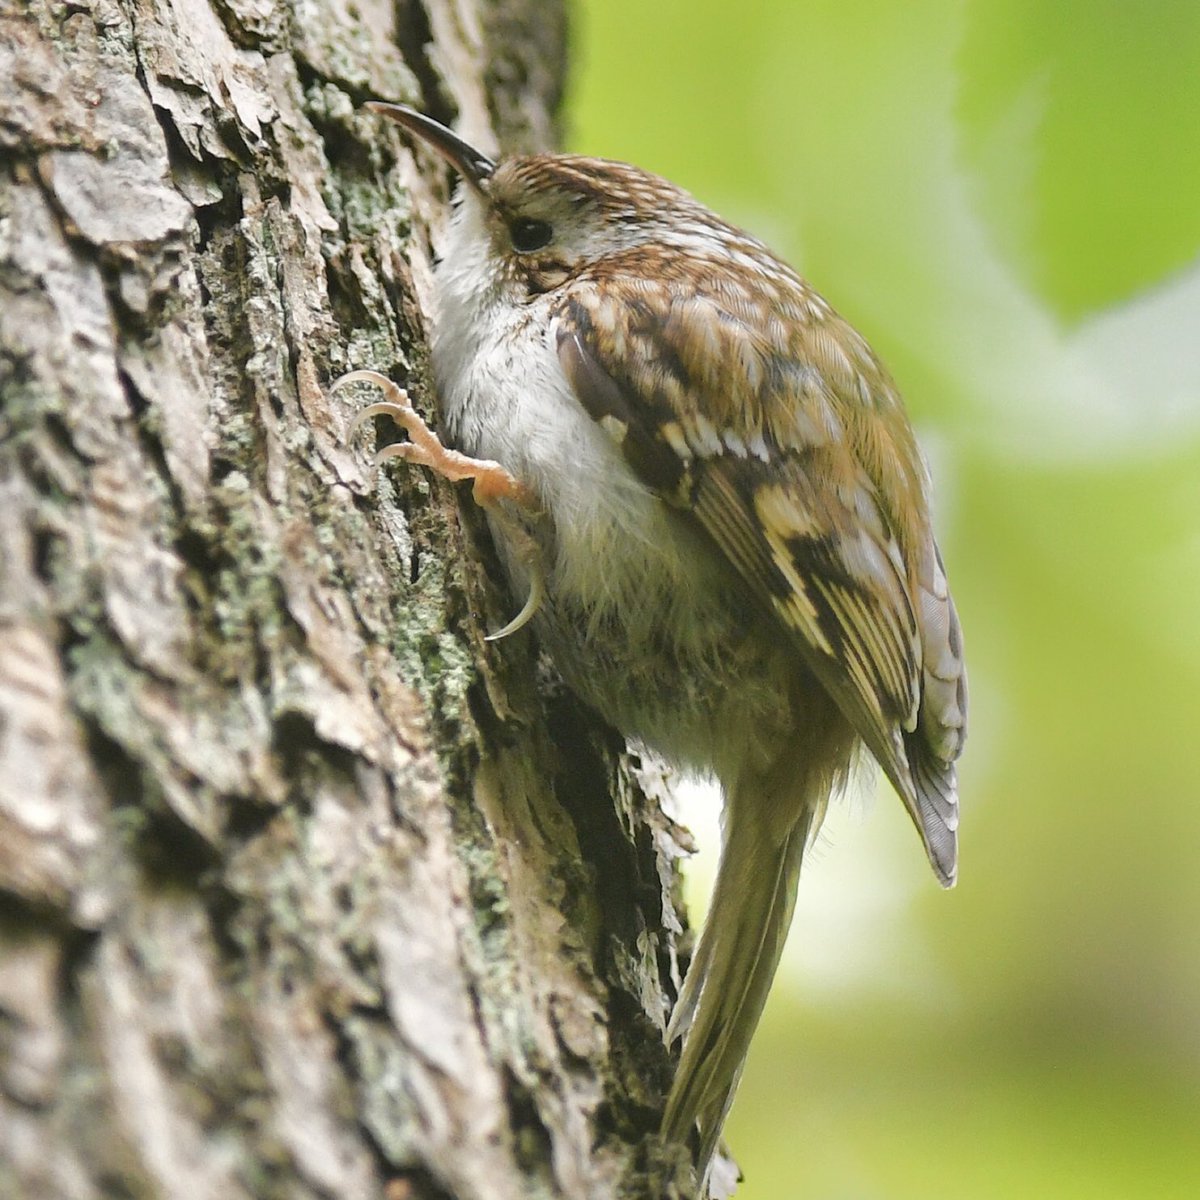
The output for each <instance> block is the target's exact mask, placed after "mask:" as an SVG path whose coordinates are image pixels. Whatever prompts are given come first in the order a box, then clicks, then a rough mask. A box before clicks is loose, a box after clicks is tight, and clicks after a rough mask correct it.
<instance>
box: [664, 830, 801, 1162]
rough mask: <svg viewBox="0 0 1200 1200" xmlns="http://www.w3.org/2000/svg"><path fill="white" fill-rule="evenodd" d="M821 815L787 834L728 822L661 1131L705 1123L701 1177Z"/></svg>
mask: <svg viewBox="0 0 1200 1200" xmlns="http://www.w3.org/2000/svg"><path fill="white" fill-rule="evenodd" d="M815 816H816V814H814V812H813V810H812V809H806V810H804V811H803V812H802V813H801V814H800V815H799V819H798V820H797V821H796V822H795V823H794V824H793V825H792V828H791V829H790V831H788V832H787V833H785V834H784V835H783V837H782V840H780V837H779V836H778V835H777V834H776V833H774V832H773V831H772V830H771V828H770V823H769V822H764V821H759V820H755V819H754V814H752V813H741V814H739V819H738V820H730V821H728V823H727V840H726V843H725V846H724V848H723V850H722V853H721V866H720V869H719V871H718V874H717V883H716V888H715V889H714V892H713V898H712V903H711V905H710V907H709V914H710V915H709V919H708V921H707V922H706V923H705V926H704V932H703V933H702V934H701V937H700V944H699V946H698V947H697V949H696V954H695V956H694V958H693V960H692V964H691V967H690V969H689V971H688V975H687V979H686V980H685V981H684V986H683V991H682V993H681V994H680V997H679V1002H678V1003H677V1005H676V1007H675V1011H674V1013H673V1014H672V1017H671V1025H670V1028H669V1030H668V1036H669V1037H670V1038H671V1039H672V1040H674V1038H675V1037H677V1036H679V1035H681V1034H682V1035H683V1036H684V1044H683V1054H682V1058H681V1061H680V1064H679V1069H678V1071H677V1073H676V1076H675V1082H674V1085H673V1086H672V1088H671V1094H670V1096H669V1098H668V1100H667V1107H666V1113H665V1115H664V1117H663V1125H662V1131H663V1135H664V1137H666V1138H667V1139H669V1140H673V1141H686V1140H687V1138H688V1135H689V1134H690V1132H691V1130H692V1127H693V1126H694V1125H695V1124H696V1123H699V1126H700V1153H699V1157H698V1166H699V1170H700V1173H701V1175H704V1176H706V1175H707V1170H708V1165H709V1163H710V1161H711V1159H712V1156H713V1154H714V1153H715V1151H716V1147H717V1140H718V1139H719V1137H720V1134H721V1127H722V1125H723V1124H724V1122H725V1117H726V1115H727V1113H728V1111H729V1107H730V1105H731V1104H732V1102H733V1095H734V1092H735V1091H736V1089H737V1085H738V1081H739V1079H740V1078H741V1073H742V1066H743V1064H744V1062H745V1059H746V1053H747V1051H748V1050H749V1047H750V1039H751V1038H752V1036H753V1034H754V1030H755V1027H756V1026H757V1025H758V1021H759V1018H760V1017H761V1016H762V1010H763V1006H764V1005H765V1003H766V999H767V992H768V991H769V989H770V987H771V981H772V980H773V979H774V977H775V969H776V967H777V966H778V965H779V959H780V956H781V955H782V953H783V946H784V941H785V940H786V938H787V932H788V927H789V926H790V925H791V921H792V913H793V911H794V909H795V906H796V887H797V884H798V882H799V878H800V864H801V859H802V858H803V855H804V848H805V844H806V842H807V839H808V836H809V832H810V829H811V828H812V825H813V822H814V817H815ZM747 818H748V819H747Z"/></svg>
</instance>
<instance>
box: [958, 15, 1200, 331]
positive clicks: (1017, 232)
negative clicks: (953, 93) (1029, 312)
mask: <svg viewBox="0 0 1200 1200" xmlns="http://www.w3.org/2000/svg"><path fill="white" fill-rule="evenodd" d="M966 13H967V28H966V37H965V39H964V42H963V48H962V54H961V58H960V66H961V91H960V106H959V114H960V117H961V128H962V144H963V152H964V156H965V159H966V161H967V162H968V163H969V164H970V165H971V167H972V168H973V170H974V171H975V172H977V175H978V190H977V196H978V202H979V205H980V207H981V210H982V211H983V212H984V213H985V215H986V217H987V219H988V220H989V221H990V223H991V225H992V226H993V228H994V230H995V233H996V236H997V237H998V239H999V240H1000V242H1001V244H1002V246H1003V247H1004V249H1005V251H1006V252H1007V253H1008V254H1009V255H1010V256H1011V257H1012V259H1013V261H1014V262H1016V263H1018V264H1020V266H1021V268H1022V269H1023V271H1024V272H1025V274H1026V275H1027V278H1028V279H1029V281H1030V282H1031V283H1032V284H1033V285H1034V286H1036V288H1037V289H1038V291H1039V292H1040V293H1041V295H1042V296H1043V297H1044V298H1045V299H1046V300H1047V301H1048V302H1049V303H1050V304H1052V305H1053V306H1054V307H1055V309H1056V310H1057V311H1058V312H1059V313H1060V314H1061V315H1063V316H1065V317H1068V318H1076V317H1079V316H1081V315H1083V314H1086V313H1088V312H1091V311H1093V310H1095V309H1097V308H1101V307H1104V306H1106V305H1109V304H1112V303H1114V302H1116V301H1119V300H1122V299H1124V298H1125V297H1127V296H1129V295H1131V294H1132V293H1134V292H1137V291H1139V290H1141V289H1143V288H1146V287H1148V286H1150V285H1152V284H1154V283H1156V282H1158V281H1159V280H1161V279H1162V278H1163V277H1164V276H1166V275H1167V274H1169V273H1170V272H1172V271H1175V270H1178V269H1179V268H1180V267H1182V266H1184V265H1185V264H1187V263H1189V262H1191V261H1192V260H1193V259H1195V258H1196V256H1197V254H1198V253H1200V4H1196V3H1190V2H1189V3H1181V2H1178V0H1176V2H1164V0H1150V2H1149V3H1142V4H1131V3H1128V2H1127V0H1053V3H1045V2H1039V0H972V3H970V4H968V5H967V7H966Z"/></svg>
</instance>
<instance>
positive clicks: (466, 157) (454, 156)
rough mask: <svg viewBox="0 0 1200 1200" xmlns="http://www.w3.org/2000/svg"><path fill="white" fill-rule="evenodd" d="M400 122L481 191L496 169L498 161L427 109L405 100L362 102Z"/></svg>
mask: <svg viewBox="0 0 1200 1200" xmlns="http://www.w3.org/2000/svg"><path fill="white" fill-rule="evenodd" d="M363 107H364V108H369V109H370V110H371V111H372V112H377V113H379V114H380V115H381V116H385V117H387V118H388V119H389V120H392V121H395V122H396V124H397V125H403V126H404V128H405V129H407V130H408V131H409V133H414V134H416V135H417V137H419V138H420V139H421V140H422V141H423V142H426V143H427V144H428V145H429V146H430V148H431V149H433V150H436V151H437V152H438V154H440V155H441V156H442V157H443V158H444V159H445V160H446V161H447V162H448V163H449V164H450V165H451V166H452V167H453V168H454V169H455V170H456V171H457V172H458V173H459V174H460V175H461V176H462V177H463V178H464V179H465V180H466V181H467V183H469V184H470V185H471V187H473V188H474V189H475V190H476V191H477V192H479V193H480V194H481V195H482V194H483V192H484V186H483V185H484V184H485V183H486V182H487V181H488V180H489V179H490V178H491V176H492V174H493V172H494V171H495V170H496V164H495V163H494V162H493V161H492V160H491V159H490V158H488V156H487V155H486V154H481V153H480V152H479V151H478V150H476V149H475V147H474V146H470V145H468V144H467V143H466V142H464V141H463V140H462V138H460V137H459V136H458V134H456V133H453V132H452V131H451V130H449V129H447V128H446V126H445V125H442V124H441V123H440V122H438V121H435V120H434V119H433V118H432V117H427V116H426V115H425V114H424V113H421V112H417V110H416V109H415V108H409V107H408V105H406V104H385V103H384V102H383V101H382V100H371V101H369V102H368V103H367V104H365V105H363Z"/></svg>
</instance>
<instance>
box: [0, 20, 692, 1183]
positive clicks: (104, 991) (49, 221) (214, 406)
mask: <svg viewBox="0 0 1200 1200" xmlns="http://www.w3.org/2000/svg"><path fill="white" fill-rule="evenodd" d="M564 45H565V33H564V18H563V15H562V13H561V11H560V10H559V8H558V7H557V6H556V5H549V4H547V3H544V2H543V0H507V2H501V0H426V3H424V4H420V3H417V2H416V0H396V2H395V3H391V2H389V0H357V3H352V2H350V0H69V2H68V3H65V4H64V3H55V2H53V0H15V2H14V0H0V398H2V405H0V547H2V554H3V574H2V577H0V1195H3V1196H5V1197H29V1198H36V1200H48V1198H57V1197H69V1198H71V1200H90V1198H92V1197H102V1196H104V1197H108V1196H114V1197H135V1196H136V1197H172V1198H174V1197H178V1198H180V1200H184V1198H186V1200H207V1198H212V1200H235V1198H239V1197H253V1198H255V1200H260V1198H267V1197H276V1196H278V1197H285V1196H286V1197H339V1198H340V1197H348V1198H357V1197H374V1196H382V1197H386V1198H387V1200H402V1198H406V1197H407V1198H413V1200H415V1198H418V1197H455V1198H461V1200H472V1198H477V1197H478V1198H484V1197H486V1198H488V1200H493V1198H495V1200H507V1198H509V1197H512V1198H516V1197H589V1198H590V1197H608V1196H642V1195H646V1196H655V1197H658V1196H663V1195H669V1194H675V1184H674V1183H669V1182H664V1179H665V1176H666V1175H667V1174H669V1173H670V1172H669V1170H668V1167H667V1166H664V1164H663V1162H662V1159H661V1155H660V1153H659V1150H658V1148H657V1147H656V1144H655V1139H654V1137H653V1130H654V1127H655V1124H656V1121H657V1116H658V1112H659V1106H660V1104H661V1096H662V1092H663V1089H664V1086H665V1084H666V1082H667V1079H668V1075H669V1069H670V1068H669V1062H668V1056H667V1054H666V1051H665V1050H664V1049H663V1047H662V1042H661V1031H662V1025H663V1020H664V1017H665V1015H666V1012H667V1010H668V1007H669V1002H670V998H671V996H672V995H673V991H674V983H675V982H677V979H678V965H677V963H676V961H675V957H674V950H673V943H672V938H671V936H670V934H669V933H668V932H667V930H668V929H674V930H676V931H677V930H678V924H677V922H676V918H675V914H674V909H673V907H672V904H671V883H672V879H673V867H674V860H675V858H677V857H678V854H679V835H678V831H677V830H676V829H675V827H674V826H673V825H672V824H671V823H670V821H669V820H667V819H666V818H664V817H663V816H662V815H661V812H660V810H659V807H658V804H657V803H656V802H652V801H650V800H647V799H646V796H645V792H644V790H643V789H642V788H640V787H639V786H638V785H637V784H636V783H635V782H634V776H635V774H636V760H632V762H633V769H631V760H629V759H627V758H625V757H624V756H623V750H622V746H621V743H620V741H619V740H618V739H617V738H616V737H615V736H614V735H613V734H612V733H611V731H609V730H606V729H605V728H603V727H602V726H599V725H598V724H597V723H596V721H595V719H594V718H592V717H591V716H589V715H588V714H586V713H584V712H582V711H580V709H579V708H578V706H577V705H576V704H575V703H574V702H573V701H572V700H571V699H570V697H569V696H566V695H563V694H562V693H561V690H559V689H557V688H556V687H555V685H554V683H553V678H552V675H551V674H550V673H548V672H547V671H546V670H545V669H544V667H542V668H539V664H538V660H537V657H536V648H535V647H533V646H532V644H531V642H530V640H529V637H528V635H520V636H518V637H514V638H512V639H510V640H509V641H506V642H504V643H502V644H500V645H498V646H492V645H488V644H485V643H484V641H483V632H484V631H485V629H486V628H488V627H493V628H494V627H496V626H497V625H498V624H500V623H502V622H503V621H504V620H505V619H507V617H508V616H510V615H511V605H512V601H511V600H510V599H509V598H507V597H506V596H504V595H503V594H502V593H501V592H500V591H499V590H498V589H497V588H496V587H494V586H493V585H492V584H490V583H489V581H488V578H489V576H488V568H489V566H490V565H491V564H492V561H493V560H492V558H491V550H490V547H489V546H488V543H487V539H486V535H485V534H484V532H483V529H482V525H481V524H480V523H479V522H478V520H477V518H475V517H474V516H473V514H472V512H471V509H470V504H469V502H465V503H464V504H463V506H462V509H461V510H460V508H459V505H458V497H456V495H455V493H454V491H453V490H452V489H450V488H449V487H448V486H446V485H444V484H442V483H440V482H438V481H436V480H431V479H430V478H429V477H428V476H426V475H425V474H424V473H423V472H421V471H419V470H415V469H400V470H397V471H394V472H392V473H390V474H388V475H386V476H383V477H381V478H380V479H379V480H378V484H377V485H376V482H375V480H374V479H373V478H372V474H371V471H370V468H369V458H370V446H369V443H370V440H371V439H370V438H369V437H368V436H366V435H363V436H362V437H361V438H359V439H356V444H355V445H353V446H348V445H346V444H345V442H344V434H345V431H346V428H347V424H348V421H349V420H350V418H351V416H352V415H353V412H354V410H355V408H356V407H357V405H359V404H360V403H362V402H363V399H364V397H362V396H361V395H360V396H357V397H356V396H346V395H339V396H337V397H335V398H330V396H329V394H328V390H327V389H328V383H329V381H330V380H331V379H332V378H334V377H336V376H337V375H339V374H341V373H342V372H343V371H346V370H349V369H351V368H353V367H374V368H376V369H379V370H382V371H384V372H386V373H387V374H389V375H391V376H392V377H393V378H397V379H399V380H401V381H402V382H405V383H406V384H407V385H408V386H409V387H410V389H411V391H412V393H413V395H414V396H415V398H416V400H417V402H418V405H419V406H420V407H423V408H424V409H425V410H426V412H427V413H429V414H430V415H431V417H432V420H433V421H434V423H435V424H436V408H435V400H434V398H433V397H432V396H431V393H430V389H429V385H428V376H427V368H426V354H425V342H424V329H425V324H424V316H423V313H424V312H425V311H427V290H428V271H429V249H428V241H427V237H428V234H427V230H428V228H429V227H430V226H436V223H437V217H438V214H439V213H440V211H441V209H442V206H443V205H444V203H445V199H446V194H447V193H446V187H447V183H448V181H447V179H446V176H445V172H444V171H443V170H442V169H441V168H440V167H437V166H436V165H435V163H434V162H433V160H429V159H426V158H424V157H423V156H422V158H421V160H420V162H419V164H418V163H417V162H415V161H414V159H413V157H412V152H411V151H410V149H408V148H406V147H405V146H404V144H403V143H402V141H401V140H400V139H399V138H398V136H397V132H396V131H395V129H394V128H392V127H388V126H386V125H385V124H383V123H382V122H380V121H378V120H376V119H374V118H371V117H369V116H364V115H361V114H360V112H359V111H357V107H358V105H359V103H360V102H361V101H362V100H364V99H366V98H368V97H371V96H377V97H382V98H386V99H399V100H407V101H410V102H413V103H416V104H418V105H420V106H421V107H423V108H425V109H426V110H427V111H430V112H432V113H433V114H434V115H436V116H438V117H440V118H442V119H446V120H449V119H452V118H455V117H456V116H457V117H458V118H460V122H461V127H462V128H464V130H465V131H466V132H467V133H468V134H469V135H471V136H473V137H475V138H477V139H478V140H479V141H481V142H482V143H483V144H484V145H485V147H487V145H488V143H489V141H491V140H492V139H493V138H494V137H495V135H494V134H493V132H492V131H493V130H495V131H497V132H498V134H499V142H500V143H501V144H503V145H507V146H516V145H546V144H551V143H552V142H553V139H554V135H555V109H556V105H557V103H558V99H559V91H560V81H561V72H562V65H563V58H564ZM379 433H380V435H381V436H385V435H386V431H385V430H384V428H383V427H381V428H380V430H379ZM673 1166H674V1168H675V1169H678V1164H677V1163H675V1164H673Z"/></svg>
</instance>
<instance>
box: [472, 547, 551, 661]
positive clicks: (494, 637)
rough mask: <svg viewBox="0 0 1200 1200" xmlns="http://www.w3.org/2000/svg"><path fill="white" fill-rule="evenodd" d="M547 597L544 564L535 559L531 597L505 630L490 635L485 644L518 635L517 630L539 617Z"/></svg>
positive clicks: (530, 579)
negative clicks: (540, 609)
mask: <svg viewBox="0 0 1200 1200" xmlns="http://www.w3.org/2000/svg"><path fill="white" fill-rule="evenodd" d="M545 597H546V575H545V572H544V571H543V570H542V564H541V563H540V562H539V561H538V560H536V559H535V560H533V561H532V562H531V563H530V577H529V595H528V597H526V600H525V603H524V604H523V605H522V606H521V611H520V612H519V613H517V615H516V616H515V617H513V619H512V620H511V621H509V623H508V624H507V625H505V626H504V628H503V629H497V630H496V632H495V633H489V634H488V635H487V636H486V637H485V638H484V639H483V640H484V641H485V642H498V641H499V640H500V639H501V638H506V637H508V636H509V635H510V634H513V633H516V632H517V630H519V629H524V628H525V626H526V625H528V624H529V622H530V621H532V620H533V618H534V617H535V616H536V615H537V611H538V609H539V608H541V607H542V601H543V600H544V599H545Z"/></svg>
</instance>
